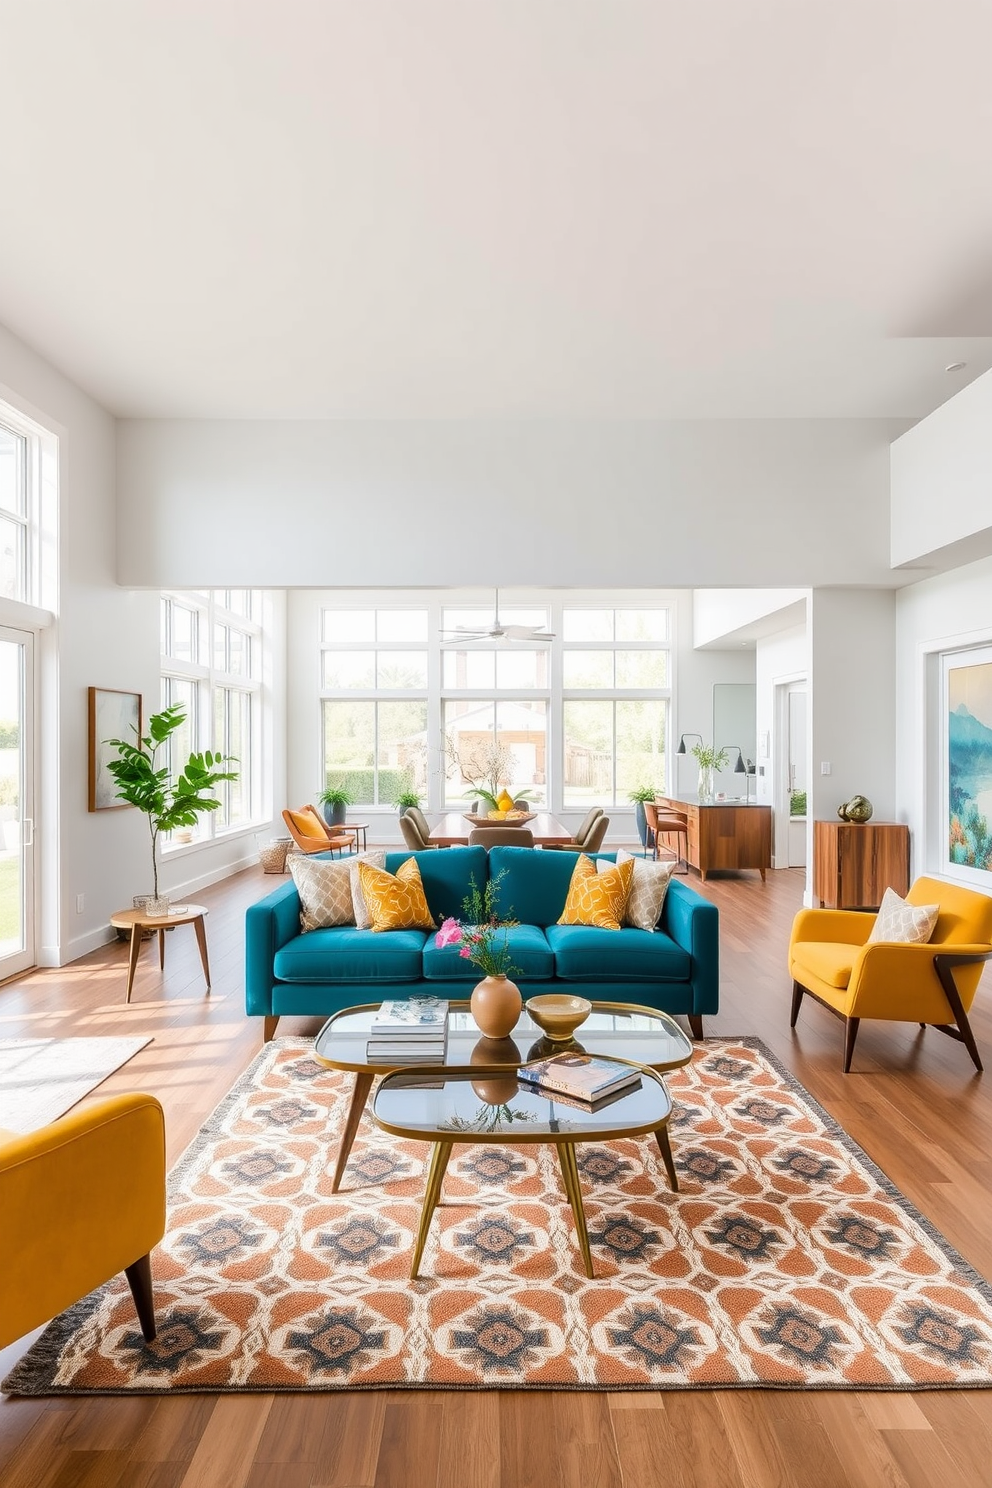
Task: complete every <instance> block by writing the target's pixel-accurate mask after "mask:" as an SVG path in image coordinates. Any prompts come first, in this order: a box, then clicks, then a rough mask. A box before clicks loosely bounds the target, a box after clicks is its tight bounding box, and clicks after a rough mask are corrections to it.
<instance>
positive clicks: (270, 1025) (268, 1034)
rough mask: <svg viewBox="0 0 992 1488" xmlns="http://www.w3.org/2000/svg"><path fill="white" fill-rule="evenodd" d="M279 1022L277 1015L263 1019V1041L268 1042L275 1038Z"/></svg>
mask: <svg viewBox="0 0 992 1488" xmlns="http://www.w3.org/2000/svg"><path fill="white" fill-rule="evenodd" d="M278 1022H279V1019H278V1017H275V1018H268V1017H266V1018H263V1019H262V1042H263V1043H266V1044H267V1043H268V1042H269V1040H270V1039H272V1038H275V1033H276V1024H277V1023H278Z"/></svg>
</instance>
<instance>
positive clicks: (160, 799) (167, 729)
mask: <svg viewBox="0 0 992 1488" xmlns="http://www.w3.org/2000/svg"><path fill="white" fill-rule="evenodd" d="M185 722H186V710H185V709H184V708H183V706H182V704H181V703H173V705H172V706H171V707H170V708H164V709H163V710H162V712H161V713H153V714H152V716H151V718H149V720H148V733H147V734H146V735H145V736H144V737H143V738H142V737H140V736H138V737H136V739H134V740H131V739H107V740H106V741H105V742H106V743H107V744H110V745H111V746H112V747H113V748H114V749H116V750H117V758H116V759H114V760H109V761H108V763H107V769H108V770H109V772H110V774H111V775H113V777H114V780H115V781H116V783H117V792H116V794H117V799H118V800H120V801H126V802H127V803H128V805H129V806H137V808H138V810H139V811H143V812H144V813H145V815H146V816H147V818H148V830H149V832H150V833H151V842H152V886H153V897H152V899H151V900H150V901H149V904H148V911H149V913H152V914H156V913H158V914H167V913H168V909H169V904H168V900H167V899H164V898H163V897H162V896H161V895H160V894H159V891H158V842H159V837H160V836H161V834H162V833H163V832H175V831H176V830H177V829H181V828H184V827H195V826H196V824H197V820H198V819H199V817H200V816H202V815H203V814H204V813H205V812H208V811H216V810H217V808H218V807H219V806H220V802H219V801H218V799H217V797H216V796H214V795H212V794H211V792H212V791H213V789H214V787H215V786H216V785H218V784H219V782H220V781H222V780H237V778H238V772H237V771H236V770H223V769H221V768H219V767H220V766H221V765H227V764H235V763H237V762H236V761H235V760H234V759H233V757H232V756H231V755H227V754H215V753H214V752H213V751H212V750H210V749H206V750H204V751H203V753H202V754H201V753H194V754H191V755H190V756H189V759H188V760H187V761H186V763H185V764H184V765H183V767H182V769H181V770H180V772H179V774H178V776H177V777H176V779H175V780H172V779H171V778H170V772H169V767H168V765H161V766H159V765H158V764H157V760H156V756H157V755H158V753H159V750H160V749H161V748H162V746H163V745H164V744H166V743H167V742H168V740H169V739H170V738H171V737H172V735H173V734H174V733H175V732H176V729H178V728H181V727H182V725H183V724H184V723H185Z"/></svg>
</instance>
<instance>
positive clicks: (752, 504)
mask: <svg viewBox="0 0 992 1488" xmlns="http://www.w3.org/2000/svg"><path fill="white" fill-rule="evenodd" d="M903 427H904V424H901V423H894V422H891V421H884V420H802V419H790V420H778V421H769V420H757V419H756V420H742V421H724V422H719V423H716V422H714V423H707V422H705V421H696V422H693V421H688V422H678V423H674V422H672V423H639V422H635V421H629V422H619V421H618V422H614V423H603V422H594V421H589V422H581V423H552V422H541V423H538V422H532V423H524V422H519V423H509V422H502V423H478V422H476V423H473V422H469V421H465V422H459V423H445V422H441V421H437V422H434V423H424V422H414V421H409V422H391V423H382V422H374V421H368V422H361V423H354V422H352V423H349V422H319V423H316V422H308V421H305V420H301V421H297V422H285V421H278V420H269V421H264V420H243V421H201V422H197V421H195V420H170V419H162V420H125V421H122V422H121V423H120V424H119V425H118V480H119V490H120V522H119V533H118V536H119V550H118V563H117V576H118V579H119V581H120V582H121V583H122V584H132V585H147V586H150V587H152V588H167V587H170V586H176V587H187V588H199V587H206V586H220V585H227V584H232V585H243V584H251V585H257V586H261V587H278V588H283V587H287V588H288V587H292V586H294V585H307V586H311V587H314V588H319V587H321V586H323V585H325V584H326V583H327V581H328V577H329V575H330V574H331V573H333V574H334V576H335V577H336V578H337V579H338V580H339V582H340V581H342V580H346V582H347V583H348V584H349V585H352V586H356V587H370V588H375V587H379V586H383V585H396V586H400V587H403V586H408V585H409V584H410V582H411V577H413V576H415V582H416V583H418V584H422V585H425V586H431V587H434V586H443V585H452V584H455V585H458V584H464V583H468V582H472V583H479V584H489V585H492V584H496V583H498V584H500V585H509V584H511V583H512V584H522V585H538V586H541V587H547V586H549V585H556V586H569V587H573V586H575V587H580V586H592V587H601V586H610V587H612V586H634V587H649V586H650V587H654V586H664V587H671V588H688V587H695V586H698V585H713V586H716V585H740V584H741V583H742V582H747V583H748V584H753V585H755V586H776V585H781V584H788V585H790V586H792V585H803V586H805V585H811V584H838V583H843V584H873V585H885V584H888V583H890V582H891V575H890V573H889V507H888V488H889V441H890V439H891V438H892V437H893V435H894V434H895V433H898V432H899V431H900V430H901V429H902V428H903ZM827 513H829V520H825V514H827ZM194 527H195V529H196V531H197V532H198V534H199V537H198V541H197V542H196V543H195V544H193V543H190V542H189V541H188V537H187V534H188V532H189V531H190V530H192V529H193V528H194ZM855 534H856V539H857V540H856V541H854V540H852V536H853V535H855ZM772 539H774V540H772ZM469 552H471V561H469V560H468V556H467V555H468V553H469Z"/></svg>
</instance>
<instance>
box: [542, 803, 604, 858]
mask: <svg viewBox="0 0 992 1488" xmlns="http://www.w3.org/2000/svg"><path fill="white" fill-rule="evenodd" d="M602 815H603V808H602V806H592V807H590V809H589V810H588V811H587V812H586V816H585V820H584V821H583V823H582V825H581V826H580V827H579V828H578V830H577V831H576V832H575V833H574V834H573V836H572V837H571V838H570V839H569V841H568V842H548V843H546V844H545V846H546V847H556V848H559V849H561V850H562V851H564V852H586V851H587V848H586V842H587V840H588V838H589V834H590V832H591V831H592V829H593V827H594V826H595V824H596V822H597V821H598V820H599V818H600V817H601V816H602ZM600 841H601V842H602V838H600Z"/></svg>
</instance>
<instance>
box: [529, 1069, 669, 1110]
mask: <svg viewBox="0 0 992 1488" xmlns="http://www.w3.org/2000/svg"><path fill="white" fill-rule="evenodd" d="M524 1088H525V1089H527V1090H529V1091H530V1092H531V1094H532V1095H540V1096H544V1097H546V1098H547V1099H548V1100H549V1101H554V1103H555V1105H556V1106H571V1108H572V1110H573V1111H588V1112H589V1113H590V1114H591V1115H595V1114H596V1112H597V1111H602V1110H603V1108H604V1107H605V1106H612V1105H613V1104H614V1102H615V1101H622V1100H624V1099H625V1098H626V1097H627V1096H628V1095H630V1094H631V1093H632V1092H633V1091H635V1090H640V1088H641V1077H640V1075H638V1077H637V1079H636V1080H635V1081H634V1083H633V1084H632V1085H621V1086H620V1088H619V1090H608V1091H607V1093H606V1094H605V1095H600V1096H597V1097H596V1099H595V1100H579V1099H578V1097H577V1096H574V1095H563V1094H562V1092H561V1091H560V1090H552V1089H550V1087H548V1086H547V1085H526V1086H525V1087H524Z"/></svg>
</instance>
